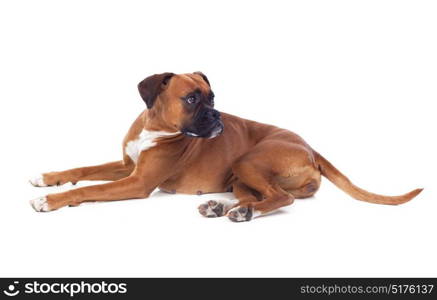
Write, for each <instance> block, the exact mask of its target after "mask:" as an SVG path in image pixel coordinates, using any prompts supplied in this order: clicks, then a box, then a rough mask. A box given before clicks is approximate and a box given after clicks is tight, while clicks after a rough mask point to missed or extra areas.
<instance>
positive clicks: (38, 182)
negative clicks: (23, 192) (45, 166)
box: [29, 174, 47, 186]
mask: <svg viewBox="0 0 437 300" xmlns="http://www.w3.org/2000/svg"><path fill="white" fill-rule="evenodd" d="M29 182H30V183H31V184H32V185H33V186H47V184H45V183H44V178H43V176H42V174H39V175H38V176H35V177H33V178H32V179H30V180H29Z"/></svg>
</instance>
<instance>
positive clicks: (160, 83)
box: [138, 73, 174, 109]
mask: <svg viewBox="0 0 437 300" xmlns="http://www.w3.org/2000/svg"><path fill="white" fill-rule="evenodd" d="M173 75H174V74H173V73H162V74H155V75H152V76H149V77H147V78H146V79H144V80H143V81H141V82H140V83H138V91H139V92H140V95H141V98H143V100H144V102H146V105H147V108H148V109H151V108H152V106H153V104H154V103H155V100H156V97H158V95H159V93H160V92H161V91H162V89H163V88H164V87H165V86H166V85H167V84H168V82H169V81H170V79H171V78H172V77H173Z"/></svg>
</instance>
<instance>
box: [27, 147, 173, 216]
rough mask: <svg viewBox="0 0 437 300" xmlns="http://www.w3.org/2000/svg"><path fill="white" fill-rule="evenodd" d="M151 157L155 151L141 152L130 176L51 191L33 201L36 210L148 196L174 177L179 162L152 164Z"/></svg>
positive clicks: (169, 161)
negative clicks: (55, 191)
mask: <svg viewBox="0 0 437 300" xmlns="http://www.w3.org/2000/svg"><path fill="white" fill-rule="evenodd" d="M149 152H150V153H152V151H149ZM150 157H153V153H152V154H151V155H150V156H148V154H147V153H146V152H142V154H141V155H140V157H139V160H138V164H137V165H136V167H135V169H134V170H133V171H132V173H131V174H130V175H129V176H128V177H125V178H122V179H120V180H117V181H113V182H109V183H105V184H98V185H92V186H87V187H82V188H78V189H74V190H70V191H67V192H63V193H57V194H49V195H47V196H45V197H40V198H37V199H34V200H32V201H31V205H32V206H33V208H34V209H35V210H36V211H51V210H55V209H58V208H61V207H63V206H67V205H70V206H77V205H79V204H81V203H82V202H86V201H113V200H127V199H138V198H147V197H148V196H149V195H150V193H151V192H153V190H154V189H155V188H156V187H157V186H158V185H159V184H160V183H162V182H163V181H165V180H166V179H167V178H168V177H170V176H172V174H173V172H174V169H175V168H174V166H175V165H176V158H174V159H165V160H156V161H155V163H154V164H153V165H149V164H148V163H147V161H148V160H150V159H153V158H150ZM166 158H167V157H166ZM172 167H173V168H172Z"/></svg>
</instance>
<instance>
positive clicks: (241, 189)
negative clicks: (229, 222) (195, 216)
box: [198, 181, 257, 218]
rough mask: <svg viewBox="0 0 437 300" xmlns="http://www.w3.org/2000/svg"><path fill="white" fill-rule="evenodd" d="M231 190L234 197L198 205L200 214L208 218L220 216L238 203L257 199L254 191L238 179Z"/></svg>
mask: <svg viewBox="0 0 437 300" xmlns="http://www.w3.org/2000/svg"><path fill="white" fill-rule="evenodd" d="M232 191H233V194H234V196H235V198H236V199H220V200H209V201H207V202H206V203H204V204H201V205H200V206H199V207H198V209H199V212H200V214H201V215H202V216H204V217H208V218H216V217H222V216H225V215H226V214H227V213H228V211H229V210H231V209H232V208H234V207H236V206H238V205H240V204H243V203H249V202H255V201H257V198H256V196H255V195H254V192H255V191H253V190H251V189H250V188H249V187H248V186H246V185H245V184H243V183H241V182H240V181H236V182H234V183H233V184H232Z"/></svg>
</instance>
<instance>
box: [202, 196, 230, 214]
mask: <svg viewBox="0 0 437 300" xmlns="http://www.w3.org/2000/svg"><path fill="white" fill-rule="evenodd" d="M198 209H199V212H200V214H201V215H202V216H204V217H207V218H217V217H222V216H224V215H225V213H226V212H225V205H224V204H223V203H220V202H219V201H216V200H209V201H208V202H206V203H204V204H201V205H200V206H199V208H198Z"/></svg>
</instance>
